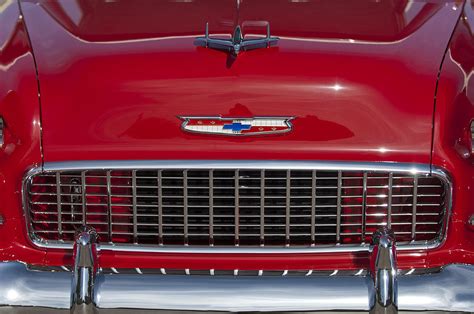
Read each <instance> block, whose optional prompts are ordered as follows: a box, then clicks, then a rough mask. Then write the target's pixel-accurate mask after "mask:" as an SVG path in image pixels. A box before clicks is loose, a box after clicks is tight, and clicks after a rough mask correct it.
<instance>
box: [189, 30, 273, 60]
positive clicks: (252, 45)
mask: <svg viewBox="0 0 474 314" xmlns="http://www.w3.org/2000/svg"><path fill="white" fill-rule="evenodd" d="M278 40H279V38H278V37H273V36H271V34H270V23H267V36H266V37H264V38H258V39H244V37H243V35H242V28H241V27H240V26H239V25H237V26H236V27H235V29H234V34H233V35H232V38H231V39H220V38H211V37H209V23H206V30H205V33H204V37H197V38H196V39H195V41H194V44H195V45H196V46H201V47H206V48H211V49H216V50H223V51H227V52H231V53H232V54H234V55H235V56H237V55H238V54H239V52H240V51H245V50H253V49H259V48H268V47H272V46H275V45H276V44H277V43H278Z"/></svg>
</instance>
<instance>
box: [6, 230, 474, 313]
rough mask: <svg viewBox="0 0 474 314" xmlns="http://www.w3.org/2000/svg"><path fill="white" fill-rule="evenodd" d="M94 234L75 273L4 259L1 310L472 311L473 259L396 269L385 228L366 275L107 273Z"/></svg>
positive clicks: (82, 236) (79, 251)
mask: <svg viewBox="0 0 474 314" xmlns="http://www.w3.org/2000/svg"><path fill="white" fill-rule="evenodd" d="M95 240H96V238H95V234H94V231H93V230H91V229H87V228H84V229H83V230H82V231H81V232H80V233H79V234H78V236H77V239H76V244H75V265H74V271H73V273H71V272H67V271H64V272H53V271H40V270H33V269H31V268H29V267H27V266H26V265H24V264H22V263H18V262H4V263H0V282H1V284H0V313H3V312H5V313H65V312H66V313H67V312H72V313H74V314H78V313H119V312H121V309H123V310H124V311H125V312H127V311H129V310H130V309H133V310H134V311H133V312H134V313H142V311H143V312H146V313H149V311H151V312H155V311H165V312H168V311H219V312H312V311H363V312H365V311H370V312H372V313H396V312H397V311H443V312H473V311H474V265H448V266H446V267H444V268H442V269H441V270H440V271H439V272H434V273H426V274H423V275H403V276H398V275H397V274H398V272H397V269H396V250H395V246H394V242H393V238H392V236H391V234H390V232H388V231H387V230H384V231H381V232H378V233H376V234H375V235H374V242H373V244H374V246H373V252H372V258H373V259H372V261H371V265H372V268H373V269H370V270H369V272H368V275H365V276H295V277H293V276H278V277H276V276H211V275H209V276H199V275H197V276H192V275H191V276H180V275H154V274H139V273H136V274H106V273H104V272H100V271H97V270H98V269H97V252H96V249H95Z"/></svg>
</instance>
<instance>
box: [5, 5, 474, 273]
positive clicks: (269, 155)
mask: <svg viewBox="0 0 474 314" xmlns="http://www.w3.org/2000/svg"><path fill="white" fill-rule="evenodd" d="M127 3H129V4H130V2H125V1H123V2H122V1H115V2H112V3H110V4H109V3H106V2H103V3H102V2H97V1H72V0H64V1H57V2H50V1H28V0H24V1H22V2H21V4H22V9H23V13H24V14H25V17H26V23H27V26H28V30H29V31H30V36H31V39H32V43H33V49H34V52H35V57H36V61H37V62H38V71H39V79H40V83H41V102H42V116H41V118H42V127H43V148H44V151H43V152H44V157H45V161H64V160H81V159H201V158H202V159H283V160H285V159H314V160H357V161H361V160H366V161H399V162H422V163H429V162H430V161H431V158H432V159H433V164H435V165H439V166H443V167H445V168H446V169H447V170H448V171H449V172H450V173H451V174H452V177H453V181H454V184H455V191H454V192H455V193H454V207H453V213H452V217H451V221H450V225H449V231H448V237H447V240H446V242H445V243H444V244H443V246H442V247H440V248H439V249H437V250H434V251H430V252H422V251H419V252H415V251H413V252H401V253H399V266H400V267H401V268H411V267H430V266H439V265H444V264H446V263H474V253H473V252H474V240H473V239H474V237H473V236H474V234H472V233H473V232H472V231H470V230H469V228H467V225H466V221H467V220H466V219H467V217H468V216H469V215H470V214H472V213H473V209H472V204H473V203H474V202H473V201H474V196H473V193H472V192H470V189H471V187H472V185H473V176H474V171H473V163H472V160H466V159H463V158H462V157H461V156H460V155H459V153H458V151H457V150H456V143H457V139H458V138H459V137H460V136H461V133H459V130H460V128H464V127H465V126H464V125H462V124H463V123H464V122H465V121H466V120H467V119H468V117H467V115H466V110H468V112H471V113H472V112H473V111H472V108H473V107H472V106H473V104H474V102H473V100H474V98H473V95H472V90H473V89H472V88H469V87H470V86H471V85H472V79H470V76H469V75H468V74H469V73H472V69H473V68H472V64H473V58H472V55H473V53H472V49H473V48H472V43H473V42H474V40H473V37H472V34H473V31H472V30H473V25H474V20H473V19H472V16H473V12H474V11H473V5H472V3H469V2H468V4H467V5H466V6H465V9H464V13H462V12H463V11H462V2H459V1H453V2H443V3H441V2H437V1H434V2H431V3H428V2H426V3H425V2H418V1H417V2H412V5H413V6H412V7H411V8H410V10H411V11H410V10H406V4H407V2H406V1H383V2H382V3H381V4H377V2H373V1H357V2H356V1H353V2H346V5H344V6H343V7H341V6H340V5H339V4H337V3H336V1H319V2H314V3H312V2H308V3H305V2H303V3H293V4H291V3H290V2H287V1H271V4H270V3H269V2H256V1H255V2H250V1H244V2H242V4H241V7H240V8H239V12H238V14H237V10H236V8H235V1H228V2H227V1H208V2H206V1H195V2H191V4H187V3H186V2H183V3H178V2H177V3H174V4H171V3H166V5H164V4H162V3H161V2H158V1H157V2H151V1H144V3H143V4H146V5H143V6H136V5H134V6H133V7H130V6H129V5H127ZM347 3H349V4H347ZM205 4H207V5H205ZM185 6H188V7H185ZM269 6H271V8H272V9H271V10H269V9H268V8H269ZM134 10H135V11H134ZM105 12H107V13H105ZM178 13H179V14H178ZM288 13H292V14H288ZM356 13H357V14H356ZM461 13H462V16H461V20H459V16H460V14H461ZM309 15H311V16H310V17H311V19H310V18H309V17H308V16H309ZM18 17H19V11H18V7H17V4H16V3H13V2H12V3H10V4H9V5H8V8H7V10H4V11H2V12H1V13H0V25H7V26H8V27H7V29H5V28H4V29H0V47H7V48H9V47H11V48H9V50H6V49H5V48H4V49H3V51H2V54H1V59H0V63H1V67H0V79H2V80H3V78H5V81H8V82H9V84H11V85H10V86H9V85H0V114H1V115H3V116H4V117H5V118H6V122H7V128H8V133H7V136H8V137H7V140H8V142H7V146H6V148H9V149H6V148H5V149H3V150H0V181H1V182H0V199H1V200H2V202H1V203H0V210H1V213H2V214H3V215H4V216H5V217H6V223H5V225H4V226H2V227H0V238H1V239H2V240H1V241H2V242H0V258H1V259H2V260H21V261H24V262H27V263H34V264H43V263H45V264H49V265H64V264H71V254H70V252H65V251H58V250H50V251H48V252H47V254H46V253H45V251H44V250H41V249H36V248H33V247H32V245H31V244H30V243H29V242H28V241H27V239H26V231H25V230H24V229H25V228H24V221H23V218H22V210H21V200H20V195H21V191H20V188H21V178H22V176H23V174H24V172H25V171H26V170H27V169H28V168H29V167H30V166H32V165H36V164H38V163H40V162H41V154H40V124H39V122H40V114H39V103H38V97H37V93H38V90H37V86H36V78H35V68H34V62H33V61H34V60H33V58H32V54H31V49H30V47H29V46H28V41H27V36H26V33H25V28H24V24H23V20H21V19H19V18H18ZM303 17H306V18H303ZM315 17H317V18H315ZM465 17H467V18H466V19H464V18H465ZM252 20H268V21H270V24H271V26H272V33H273V34H274V35H276V36H280V37H281V38H282V39H281V41H280V42H279V45H278V47H277V48H273V49H266V50H257V51H253V52H248V53H243V54H242V55H239V57H238V58H237V59H236V60H231V59H229V57H228V56H227V55H226V54H223V53H222V52H218V51H213V50H208V49H204V48H196V47H195V46H193V43H192V41H193V38H194V37H195V36H197V35H201V34H202V32H203V28H204V23H205V21H209V22H210V26H211V31H212V32H217V33H230V32H231V31H232V25H234V24H235V22H236V21H237V22H245V21H252ZM361 20H363V21H364V23H361ZM458 20H459V21H460V22H459V23H458V27H457V28H456V32H455V34H454V36H453V40H452V42H451V44H450V45H449V51H448V52H449V54H448V56H447V57H446V59H445V64H444V65H443V72H442V73H441V77H440V81H439V86H438V97H437V102H436V111H435V132H434V136H435V137H434V138H435V140H434V145H433V147H432V118H433V100H434V95H435V89H436V81H437V76H438V70H439V67H440V64H441V62H442V59H443V56H444V53H445V49H446V47H447V46H448V41H449V39H450V35H451V32H452V30H453V28H454V27H455V24H456V23H457V21H458ZM341 21H343V22H341ZM361 25H363V27H362V26H361ZM244 26H245V27H244V31H245V29H247V30H249V32H255V33H256V32H259V31H260V27H259V26H258V25H257V26H255V25H253V24H251V23H248V22H247V24H245V25H244ZM328 30H330V31H328ZM5 51H9V52H8V53H5ZM5 56H6V57H5ZM466 73H467V74H466ZM466 82H467V83H466ZM5 86H6V87H5ZM11 91H13V93H14V95H15V97H11V96H10V97H7V96H8V95H10V94H11ZM7 98H8V99H10V100H8V99H7ZM13 106H14V107H15V110H12V109H11V108H12V107H13ZM468 108H470V109H468ZM16 109H18V110H16ZM469 110H470V111H469ZM219 114H221V115H223V116H227V117H233V116H242V117H248V116H253V115H285V116H287V115H290V116H293V115H295V116H297V117H298V118H297V119H295V120H294V121H293V122H294V126H295V130H294V131H293V133H290V134H288V135H278V136H270V137H248V138H226V137H222V136H211V135H196V134H187V133H184V132H182V131H181V130H180V124H181V121H180V120H179V119H178V118H177V117H176V116H177V115H219ZM470 118H472V115H471V116H470ZM3 200H5V201H3ZM101 265H102V266H103V267H126V268H131V267H153V268H155V267H164V268H191V269H208V268H214V269H236V268H238V269H334V268H335V265H337V268H338V269H353V268H367V265H368V259H367V254H350V253H343V254H331V255H328V254H304V255H290V254H285V255H271V256H268V255H251V256H245V255H212V256H210V255H172V254H153V255H148V254H129V253H114V252H106V251H103V252H101Z"/></svg>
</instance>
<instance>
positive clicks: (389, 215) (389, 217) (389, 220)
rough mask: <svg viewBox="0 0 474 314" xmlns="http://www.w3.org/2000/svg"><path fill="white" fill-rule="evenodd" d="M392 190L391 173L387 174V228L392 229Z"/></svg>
mask: <svg viewBox="0 0 474 314" xmlns="http://www.w3.org/2000/svg"><path fill="white" fill-rule="evenodd" d="M392 190H393V173H392V172H390V173H389V174H388V191H387V194H388V200H387V227H388V228H392V194H393V192H392Z"/></svg>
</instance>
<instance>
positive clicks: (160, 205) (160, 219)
mask: <svg viewBox="0 0 474 314" xmlns="http://www.w3.org/2000/svg"><path fill="white" fill-rule="evenodd" d="M156 175H157V178H156V179H157V193H158V244H159V245H160V246H161V245H163V200H162V198H163V192H162V190H161V189H162V183H161V177H162V170H158V172H157V174H156Z"/></svg>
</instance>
